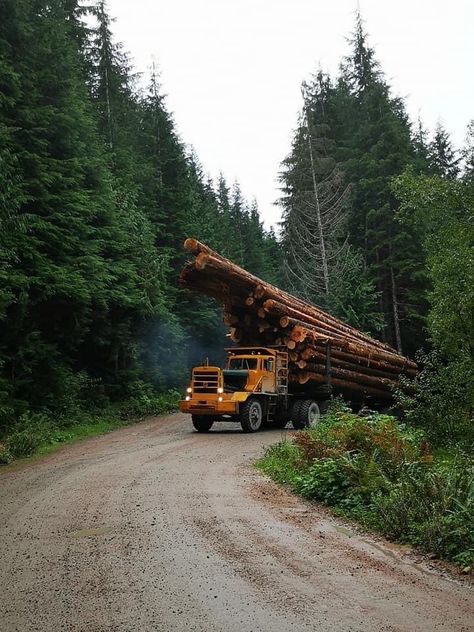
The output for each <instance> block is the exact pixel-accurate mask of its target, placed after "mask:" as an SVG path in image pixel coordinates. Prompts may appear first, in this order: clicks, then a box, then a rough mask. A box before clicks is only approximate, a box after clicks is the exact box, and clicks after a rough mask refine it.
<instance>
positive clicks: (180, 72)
mask: <svg viewBox="0 0 474 632" xmlns="http://www.w3.org/2000/svg"><path fill="white" fill-rule="evenodd" d="M108 4H109V10H110V13H111V14H112V15H113V16H115V17H116V22H115V25H114V32H115V34H116V37H117V39H118V40H119V41H121V42H123V44H124V46H125V49H126V50H128V51H129V52H130V54H131V57H132V59H133V62H134V65H135V67H136V69H137V70H138V71H139V72H143V73H146V72H148V71H149V69H150V67H151V64H152V61H153V60H154V61H155V62H156V64H157V65H158V68H159V70H160V73H161V84H162V86H163V91H164V93H165V94H166V95H167V106H168V109H169V110H171V111H172V112H173V114H174V118H175V122H176V125H177V130H178V132H179V134H180V136H181V138H182V140H183V141H184V142H186V143H188V144H191V145H193V146H194V148H195V150H196V152H197V154H198V156H199V158H200V160H201V162H202V164H203V167H204V170H205V171H206V172H208V173H210V174H211V175H212V176H213V177H214V176H216V175H217V174H218V172H219V171H220V170H222V171H223V173H224V175H225V177H226V179H227V180H228V181H229V183H232V181H233V180H235V179H237V180H239V182H240V183H241V186H242V189H243V192H244V194H245V196H246V197H248V198H252V197H254V196H255V197H256V198H257V200H258V203H259V208H260V212H261V214H262V217H263V219H264V220H265V223H266V224H267V225H270V224H272V223H275V222H276V221H278V219H279V215H280V213H279V209H278V207H275V206H274V204H273V203H274V201H275V199H276V198H277V197H278V189H277V186H278V185H277V182H276V176H277V173H278V170H279V164H280V162H281V160H282V159H283V158H284V157H285V155H286V154H287V153H288V150H289V146H290V140H291V135H292V130H293V129H294V127H295V123H296V119H297V113H298V110H299V108H300V105H301V94H300V85H301V82H302V81H303V80H304V79H305V78H308V77H309V76H310V74H311V73H312V72H314V71H315V69H316V68H317V66H318V64H321V66H322V68H323V69H324V70H327V71H329V72H330V73H331V74H334V73H335V72H337V68H338V64H339V62H340V60H341V58H342V56H343V55H345V54H347V52H348V45H347V41H346V37H347V36H348V35H349V34H350V32H351V31H352V29H353V25H354V11H355V9H356V7H357V1H356V0H332V1H331V0H324V1H323V0H133V1H132V0H109V3H108ZM360 6H361V10H362V14H363V17H364V20H365V24H366V29H367V31H368V32H369V34H370V42H371V44H372V45H373V46H374V47H375V49H376V54H377V58H378V59H379V61H380V62H381V64H382V68H383V70H384V71H385V74H386V76H387V77H388V79H389V81H390V83H391V85H392V86H393V89H394V92H395V93H397V94H400V95H403V96H405V97H406V98H407V104H408V110H409V113H410V115H411V116H412V118H417V116H418V114H420V115H421V117H422V119H423V121H424V122H425V124H426V125H427V126H428V127H429V128H431V129H432V128H433V127H434V126H435V124H436V122H437V121H438V120H439V119H440V120H441V121H442V122H443V123H444V125H445V126H446V128H447V129H448V130H449V131H450V132H451V133H452V136H453V139H454V141H455V142H456V144H458V145H460V144H462V142H463V140H464V136H465V131H466V126H467V124H468V122H469V120H471V119H472V118H474V0H451V1H450V2H448V1H447V0H360Z"/></svg>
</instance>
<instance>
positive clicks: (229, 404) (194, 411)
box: [179, 398, 239, 416]
mask: <svg viewBox="0 0 474 632" xmlns="http://www.w3.org/2000/svg"><path fill="white" fill-rule="evenodd" d="M179 410H180V411H181V412H182V413H188V414H190V415H209V416H215V415H236V414H237V413H238V412H239V403H238V402H234V401H231V400H229V399H227V400H223V401H222V402H218V401H217V400H208V399H207V400H204V399H198V398H196V399H194V398H193V399H189V400H187V401H186V400H184V399H182V400H181V401H180V402H179Z"/></svg>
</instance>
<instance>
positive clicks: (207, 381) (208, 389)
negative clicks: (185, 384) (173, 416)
mask: <svg viewBox="0 0 474 632" xmlns="http://www.w3.org/2000/svg"><path fill="white" fill-rule="evenodd" d="M218 386H219V373H218V371H211V370H209V369H207V370H205V371H204V370H201V371H194V374H193V391H194V392H195V393H217V388H218Z"/></svg>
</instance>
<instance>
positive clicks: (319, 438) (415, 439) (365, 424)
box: [258, 406, 474, 565]
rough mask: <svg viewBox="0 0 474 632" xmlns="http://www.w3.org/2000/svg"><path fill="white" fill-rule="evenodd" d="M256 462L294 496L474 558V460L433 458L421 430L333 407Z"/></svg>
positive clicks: (463, 560)
mask: <svg viewBox="0 0 474 632" xmlns="http://www.w3.org/2000/svg"><path fill="white" fill-rule="evenodd" d="M258 466H259V467H260V468H261V469H263V470H264V471H265V472H266V473H268V474H269V475H270V476H272V478H274V479H275V480H277V481H279V482H285V483H288V484H289V485H290V486H291V487H292V488H293V489H294V490H295V491H296V492H297V493H299V494H301V495H303V496H305V497H306V498H310V499H313V500H317V501H319V502H323V503H325V504H327V505H329V506H331V507H334V508H335V509H336V510H337V511H338V512H342V513H343V514H345V515H347V516H350V517H354V518H356V519H358V520H360V521H361V522H363V523H364V524H366V525H369V526H370V527H375V528H377V529H379V530H380V531H382V533H384V534H385V535H387V536H389V537H391V538H393V539H397V540H400V541H404V542H411V543H412V544H415V545H417V546H419V547H420V548H422V549H423V550H426V551H431V552H434V553H435V554H437V555H439V556H441V557H444V558H447V559H451V560H454V561H456V562H458V563H460V564H464V565H470V564H472V563H473V562H474V530H473V529H472V524H474V464H473V461H472V459H470V458H469V457H468V456H466V455H465V454H463V453H461V452H460V453H458V454H457V455H456V456H455V457H454V458H450V459H446V458H444V459H441V457H439V456H436V453H435V456H433V454H432V453H431V451H430V448H429V445H428V443H427V441H426V438H425V435H424V433H423V431H421V430H420V429H417V428H411V427H407V426H405V425H403V424H400V423H398V422H397V421H396V420H395V419H394V418H393V417H389V416H387V415H381V414H377V413H372V412H368V414H366V415H365V416H364V417H360V416H357V415H354V414H353V413H351V412H349V411H348V410H347V409H345V408H341V407H340V406H339V407H338V408H332V409H331V410H330V412H329V413H328V414H327V415H326V416H325V417H323V419H322V420H321V422H320V424H319V425H318V426H317V427H316V428H312V429H309V430H306V431H303V432H299V433H297V434H296V435H295V436H294V438H293V439H292V440H291V441H288V440H285V441H282V442H280V443H278V444H276V445H274V446H271V447H270V448H269V449H268V450H267V452H266V455H265V457H264V458H263V459H261V460H260V461H259V463H258Z"/></svg>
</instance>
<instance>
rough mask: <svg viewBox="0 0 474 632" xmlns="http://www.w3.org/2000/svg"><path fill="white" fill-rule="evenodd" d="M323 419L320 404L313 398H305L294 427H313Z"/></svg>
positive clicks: (299, 428)
mask: <svg viewBox="0 0 474 632" xmlns="http://www.w3.org/2000/svg"><path fill="white" fill-rule="evenodd" d="M320 419H321V413H320V411H319V406H318V404H317V403H316V402H315V401H314V400H313V399H303V400H302V401H301V402H300V405H299V407H298V410H297V414H296V419H293V428H296V429H297V430H301V429H302V428H313V427H314V426H316V425H317V424H318V422H319V420H320Z"/></svg>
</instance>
